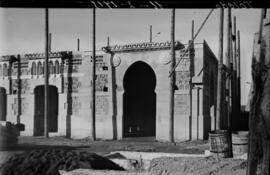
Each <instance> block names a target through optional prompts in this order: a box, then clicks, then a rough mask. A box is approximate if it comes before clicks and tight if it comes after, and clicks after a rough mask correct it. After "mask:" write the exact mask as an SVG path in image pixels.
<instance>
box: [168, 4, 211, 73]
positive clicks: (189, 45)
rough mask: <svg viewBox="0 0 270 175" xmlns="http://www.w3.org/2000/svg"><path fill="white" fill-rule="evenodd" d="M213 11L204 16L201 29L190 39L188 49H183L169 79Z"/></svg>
mask: <svg viewBox="0 0 270 175" xmlns="http://www.w3.org/2000/svg"><path fill="white" fill-rule="evenodd" d="M213 11H214V9H211V10H210V12H209V14H208V15H207V16H206V18H205V20H204V21H203V23H202V24H201V27H200V28H199V29H198V31H197V32H196V35H195V36H194V37H193V38H192V40H191V41H192V42H190V43H189V45H188V47H187V48H186V49H185V52H184V53H183V54H182V56H181V57H180V59H179V60H178V62H177V63H176V65H175V66H174V67H173V69H172V70H171V71H170V73H169V77H171V76H172V74H173V72H174V71H175V69H176V67H177V66H178V64H179V63H180V61H181V60H182V59H183V57H184V55H185V54H186V53H187V51H188V50H189V48H190V46H191V43H193V42H194V40H195V39H196V37H197V36H198V34H199V33H200V31H201V29H202V28H203V26H204V24H205V23H206V21H207V19H208V18H209V17H210V15H211V14H212V12H213Z"/></svg>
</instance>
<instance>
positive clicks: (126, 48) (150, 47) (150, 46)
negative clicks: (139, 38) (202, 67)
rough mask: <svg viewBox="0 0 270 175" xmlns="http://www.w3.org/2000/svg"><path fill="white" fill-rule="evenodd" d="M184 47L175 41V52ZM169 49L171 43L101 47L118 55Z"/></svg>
mask: <svg viewBox="0 0 270 175" xmlns="http://www.w3.org/2000/svg"><path fill="white" fill-rule="evenodd" d="M184 47H185V46H184V45H183V44H182V43H180V42H179V41H175V50H181V49H183V48H184ZM170 48H171V42H169V41H167V42H152V43H150V42H144V43H135V44H126V45H114V46H106V47H102V50H103V51H104V52H106V53H110V52H113V53H120V52H139V51H148V50H167V49H170Z"/></svg>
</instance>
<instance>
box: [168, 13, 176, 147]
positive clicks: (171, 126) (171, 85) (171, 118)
mask: <svg viewBox="0 0 270 175" xmlns="http://www.w3.org/2000/svg"><path fill="white" fill-rule="evenodd" d="M174 30H175V9H172V11H171V70H173V68H174V66H175V50H174V49H175V48H174V44H175V42H174V32H175V31H174ZM174 86H175V72H172V75H171V79H170V118H169V123H170V126H169V141H170V142H174Z"/></svg>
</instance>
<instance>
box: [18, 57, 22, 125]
mask: <svg viewBox="0 0 270 175" xmlns="http://www.w3.org/2000/svg"><path fill="white" fill-rule="evenodd" d="M17 83H18V84H17V88H18V89H17V105H18V106H17V123H20V122H21V113H22V99H21V94H22V84H21V56H20V55H18V56H17Z"/></svg>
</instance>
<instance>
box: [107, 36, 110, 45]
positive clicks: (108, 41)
mask: <svg viewBox="0 0 270 175" xmlns="http://www.w3.org/2000/svg"><path fill="white" fill-rule="evenodd" d="M107 46H108V47H110V37H107Z"/></svg>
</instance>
